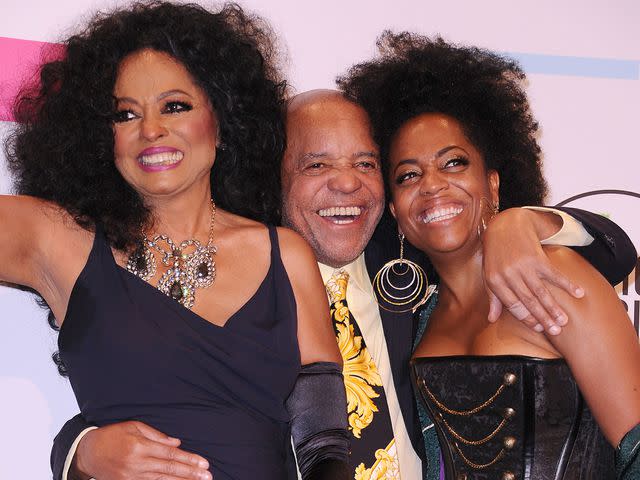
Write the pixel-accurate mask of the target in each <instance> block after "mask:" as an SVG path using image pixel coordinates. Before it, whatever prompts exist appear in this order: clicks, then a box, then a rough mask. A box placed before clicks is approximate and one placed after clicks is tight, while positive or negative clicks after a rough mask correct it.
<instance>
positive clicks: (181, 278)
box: [127, 200, 216, 309]
mask: <svg viewBox="0 0 640 480" xmlns="http://www.w3.org/2000/svg"><path fill="white" fill-rule="evenodd" d="M215 218H216V204H215V203H214V202H213V200H211V217H210V221H209V241H208V242H207V244H206V245H202V244H201V243H200V242H199V241H198V240H196V239H190V240H184V241H182V242H180V244H179V245H176V244H175V242H174V241H173V240H171V238H169V237H168V236H167V235H156V236H154V237H153V238H152V239H151V240H149V239H148V238H147V235H146V233H144V232H142V242H141V243H140V244H139V245H138V247H136V249H135V250H134V251H133V253H131V255H130V256H129V259H128V261H127V270H128V271H130V272H131V273H133V274H134V275H137V276H138V277H140V278H141V279H142V280H145V281H147V280H149V279H150V278H153V276H154V275H155V274H156V259H155V255H154V254H153V250H155V251H157V252H158V253H160V254H161V255H162V264H163V265H164V266H166V267H169V268H168V269H167V271H166V272H165V273H164V274H163V275H162V277H160V280H159V281H158V285H157V288H158V290H160V291H161V292H162V293H164V294H165V295H167V296H169V297H171V298H173V299H174V300H176V301H177V302H178V303H180V304H181V305H183V306H184V307H186V308H189V309H191V307H193V303H194V302H195V296H196V293H195V290H196V288H207V287H210V286H211V285H213V281H214V280H215V279H216V264H215V262H214V261H213V255H214V254H215V253H216V247H215V246H214V245H213V223H214V221H215ZM186 251H190V252H189V253H186Z"/></svg>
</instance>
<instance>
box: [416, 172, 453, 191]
mask: <svg viewBox="0 0 640 480" xmlns="http://www.w3.org/2000/svg"><path fill="white" fill-rule="evenodd" d="M448 186H449V182H448V181H447V177H446V175H445V174H444V173H442V172H441V171H440V170H439V169H438V168H430V169H428V170H427V171H425V172H424V174H423V175H422V180H421V182H420V193H421V194H422V195H435V194H436V193H438V192H440V191H441V190H444V189H446V188H447V187H448Z"/></svg>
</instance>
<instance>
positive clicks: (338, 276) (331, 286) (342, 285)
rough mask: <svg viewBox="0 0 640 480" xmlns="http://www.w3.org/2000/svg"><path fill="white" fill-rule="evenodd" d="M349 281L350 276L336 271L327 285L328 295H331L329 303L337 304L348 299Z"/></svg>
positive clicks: (342, 271) (341, 271)
mask: <svg viewBox="0 0 640 480" xmlns="http://www.w3.org/2000/svg"><path fill="white" fill-rule="evenodd" d="M348 281H349V274H348V273H347V272H345V271H344V270H342V269H340V270H336V271H334V272H333V275H331V278H330V279H329V280H327V284H326V285H325V287H326V289H327V295H329V302H330V303H336V302H340V301H342V300H345V299H346V298H347V282H348Z"/></svg>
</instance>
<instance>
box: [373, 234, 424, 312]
mask: <svg viewBox="0 0 640 480" xmlns="http://www.w3.org/2000/svg"><path fill="white" fill-rule="evenodd" d="M398 238H399V239H400V258H397V259H395V260H390V261H389V262H387V263H385V264H384V266H383V267H382V268H381V269H380V270H379V271H378V273H376V276H375V277H374V278H373V288H374V290H375V292H376V300H377V301H378V305H379V306H380V308H382V309H384V310H386V311H388V312H392V313H404V312H408V311H414V312H415V311H416V310H417V309H418V307H420V306H421V305H423V304H424V303H425V302H426V301H427V300H428V298H429V297H430V296H431V293H433V291H434V290H435V285H429V282H428V279H427V274H426V273H425V272H424V270H423V269H422V267H421V266H420V265H418V264H417V263H415V262H412V261H411V260H407V259H406V258H404V234H403V233H402V232H400V233H398ZM392 275H393V276H395V278H392ZM405 275H407V276H406V277H405ZM414 302H415V303H414Z"/></svg>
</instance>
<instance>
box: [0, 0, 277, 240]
mask: <svg viewBox="0 0 640 480" xmlns="http://www.w3.org/2000/svg"><path fill="white" fill-rule="evenodd" d="M272 37H273V33H272V31H271V29H270V28H269V27H268V25H267V24H266V23H265V22H264V21H262V20H261V19H259V18H257V17H253V16H250V15H248V14H247V13H245V12H244V11H243V10H242V9H241V8H240V7H239V6H238V5H236V4H226V5H225V6H224V7H223V8H222V9H221V10H220V11H218V12H217V13H211V12H209V11H207V10H205V9H204V8H202V7H200V6H198V5H195V4H188V5H177V4H172V3H167V2H160V1H152V2H148V3H136V4H134V5H132V6H131V7H129V8H127V9H122V10H116V11H113V12H108V13H98V14H97V15H96V16H95V17H94V18H93V20H92V21H91V22H90V24H89V26H88V27H87V28H86V29H85V30H84V31H82V32H81V33H79V34H77V35H73V36H72V37H70V38H69V39H68V40H66V41H65V42H64V47H65V48H66V53H65V55H64V58H62V59H60V60H58V61H53V62H49V63H46V64H45V65H43V66H42V67H41V70H40V77H39V83H38V85H37V86H35V87H32V88H28V89H24V90H23V92H22V94H21V96H20V97H19V99H18V100H17V102H16V105H15V107H14V115H15V118H16V120H17V122H19V124H18V126H17V127H16V130H15V131H14V132H13V134H12V135H11V136H10V137H9V139H8V141H7V143H6V145H5V148H6V151H7V157H8V160H9V168H10V170H11V172H12V173H13V175H14V177H15V179H16V189H17V192H18V193H21V194H26V195H33V196H36V197H39V198H43V199H46V200H50V201H52V202H55V203H56V204H58V205H60V206H61V207H63V208H64V209H65V210H66V211H68V212H69V213H70V214H71V215H72V216H73V218H74V219H75V220H76V222H77V223H78V224H79V225H80V226H82V227H84V228H87V229H92V228H93V226H94V225H95V224H97V223H99V224H100V225H102V226H103V228H104V230H105V233H106V235H107V238H108V240H109V242H110V243H111V244H112V245H113V246H114V247H115V248H118V249H126V248H130V247H131V246H132V245H133V244H134V243H135V241H136V240H137V239H139V236H140V226H141V225H144V224H147V223H148V221H149V219H150V218H149V216H150V212H149V210H148V209H147V207H146V206H145V204H144V201H143V199H142V198H141V197H140V195H139V194H138V193H137V192H136V191H135V190H134V189H133V188H132V187H131V186H130V185H128V184H127V183H126V182H125V181H124V180H123V178H122V177H121V175H120V174H119V172H118V171H117V170H116V168H115V164H114V146H113V144H114V138H113V131H112V120H113V114H114V110H115V102H114V98H113V89H114V84H115V81H116V77H117V74H118V66H119V65H120V63H121V62H122V60H123V59H124V58H125V57H126V56H127V55H129V54H131V53H133V52H136V51H139V50H141V49H146V48H149V49H153V50H156V51H159V52H166V53H168V54H169V55H171V56H172V57H173V58H175V59H176V60H177V61H179V62H180V63H182V64H183V65H184V66H185V67H186V69H187V70H188V71H189V73H190V74H191V75H192V77H193V78H194V79H195V81H196V83H198V84H199V86H200V87H201V88H202V89H203V90H204V91H205V92H206V94H207V96H208V97H209V99H210V101H211V104H212V106H213V108H214V110H215V112H216V115H217V119H218V121H219V127H220V137H221V139H222V141H223V142H224V148H223V149H219V150H218V152H217V155H216V161H215V165H214V168H213V169H212V171H211V185H212V192H213V193H212V195H213V198H214V200H215V201H216V203H217V204H218V205H219V206H220V207H221V208H223V209H226V210H229V211H231V212H233V213H237V214H239V215H242V216H245V217H249V218H252V219H255V220H259V221H263V222H267V223H277V222H278V221H279V212H280V169H279V163H280V159H281V156H282V153H283V150H284V146H285V133H284V132H285V130H284V124H283V116H282V110H283V108H284V94H285V87H286V84H285V82H284V81H282V80H281V78H280V75H279V73H278V71H277V68H276V63H275V60H276V54H277V51H276V48H275V44H274V42H273V41H272Z"/></svg>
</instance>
